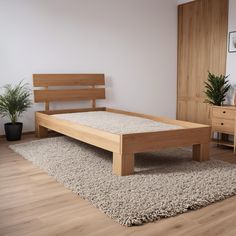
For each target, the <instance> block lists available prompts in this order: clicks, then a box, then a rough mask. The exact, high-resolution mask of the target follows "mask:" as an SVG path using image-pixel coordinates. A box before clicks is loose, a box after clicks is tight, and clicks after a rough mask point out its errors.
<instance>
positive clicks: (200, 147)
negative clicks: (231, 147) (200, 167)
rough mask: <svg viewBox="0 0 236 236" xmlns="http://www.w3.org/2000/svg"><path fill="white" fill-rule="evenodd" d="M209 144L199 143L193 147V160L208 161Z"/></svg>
mask: <svg viewBox="0 0 236 236" xmlns="http://www.w3.org/2000/svg"><path fill="white" fill-rule="evenodd" d="M209 152H210V149H209V143H201V144H194V145H193V160H194V161H207V160H209V159H210V153H209Z"/></svg>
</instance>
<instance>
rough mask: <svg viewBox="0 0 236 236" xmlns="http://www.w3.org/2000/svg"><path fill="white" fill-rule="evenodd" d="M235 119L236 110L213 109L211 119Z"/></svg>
mask: <svg viewBox="0 0 236 236" xmlns="http://www.w3.org/2000/svg"><path fill="white" fill-rule="evenodd" d="M235 117H236V109H227V108H224V107H213V110H212V119H214V118H223V119H231V120H234V119H235Z"/></svg>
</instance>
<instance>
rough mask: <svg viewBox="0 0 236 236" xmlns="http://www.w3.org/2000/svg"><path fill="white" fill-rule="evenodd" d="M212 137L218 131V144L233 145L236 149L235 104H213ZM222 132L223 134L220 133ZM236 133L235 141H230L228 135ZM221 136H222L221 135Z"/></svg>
mask: <svg viewBox="0 0 236 236" xmlns="http://www.w3.org/2000/svg"><path fill="white" fill-rule="evenodd" d="M211 110H212V117H211V125H212V137H214V132H218V138H217V139H216V140H214V141H215V142H217V143H218V144H221V145H227V146H233V147H234V153H235V150H236V135H235V130H236V107H235V106H212V109H211ZM219 133H221V135H219ZM226 134H231V135H234V142H233V143H232V142H229V141H228V135H226ZM225 135H226V137H225ZM220 136H221V137H220Z"/></svg>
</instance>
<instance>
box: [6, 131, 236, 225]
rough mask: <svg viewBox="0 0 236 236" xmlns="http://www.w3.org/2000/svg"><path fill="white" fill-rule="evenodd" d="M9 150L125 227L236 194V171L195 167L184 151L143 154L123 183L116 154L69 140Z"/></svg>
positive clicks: (219, 165) (213, 165)
mask: <svg viewBox="0 0 236 236" xmlns="http://www.w3.org/2000/svg"><path fill="white" fill-rule="evenodd" d="M10 148H11V149H13V150H14V151H16V152H17V153H19V154H21V155H22V156H23V157H24V158H25V159H27V160H29V161H31V162H32V163H33V164H35V165H37V166H39V167H40V168H41V169H43V170H45V171H46V172H47V173H48V174H49V175H51V176H53V177H54V178H55V179H56V180H57V181H58V182H60V183H63V184H64V186H65V187H67V188H69V189H71V190H72V191H73V192H75V193H77V194H79V196H80V197H82V198H84V199H88V200H89V201H90V202H91V203H92V204H93V205H94V206H95V207H97V208H99V209H100V210H101V211H103V212H104V213H105V214H107V215H108V216H109V217H111V218H112V219H114V220H115V221H117V222H119V223H120V224H121V225H125V226H133V225H141V224H143V223H147V222H152V221H156V220H159V219H161V218H166V217H170V216H175V215H177V214H180V213H184V212H186V211H188V210H192V209H198V208H201V207H204V206H207V205H209V204H211V203H213V202H216V201H219V200H223V199H225V198H227V197H230V196H232V195H234V194H236V165H232V164H229V163H226V162H222V161H217V160H210V161H206V162H202V163H199V162H194V161H192V158H191V154H192V153H191V151H188V150H185V149H173V150H168V151H162V152H157V153H143V154H138V155H136V156H135V174H134V175H131V176H124V177H118V176H115V175H113V174H112V153H110V152H107V151H105V150H102V149H99V148H96V147H93V146H90V145H88V144H85V143H82V142H80V141H77V140H73V139H71V138H68V137H64V136H62V137H56V138H50V139H42V140H37V141H32V142H28V143H22V144H15V145H11V146H10Z"/></svg>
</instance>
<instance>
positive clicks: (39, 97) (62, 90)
mask: <svg viewBox="0 0 236 236" xmlns="http://www.w3.org/2000/svg"><path fill="white" fill-rule="evenodd" d="M33 85H34V87H41V88H40V89H37V90H34V101H35V102H36V103H41V102H43V103H45V110H46V111H49V104H50V102H63V101H67V102H69V101H80V100H83V101H85V100H90V101H92V108H93V109H95V108H96V99H105V88H104V85H105V76H104V74H33ZM98 85H100V86H103V88H102V87H99V88H97V87H96V86H98ZM76 86H77V87H76ZM81 86H86V87H81ZM53 87H57V88H53Z"/></svg>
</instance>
